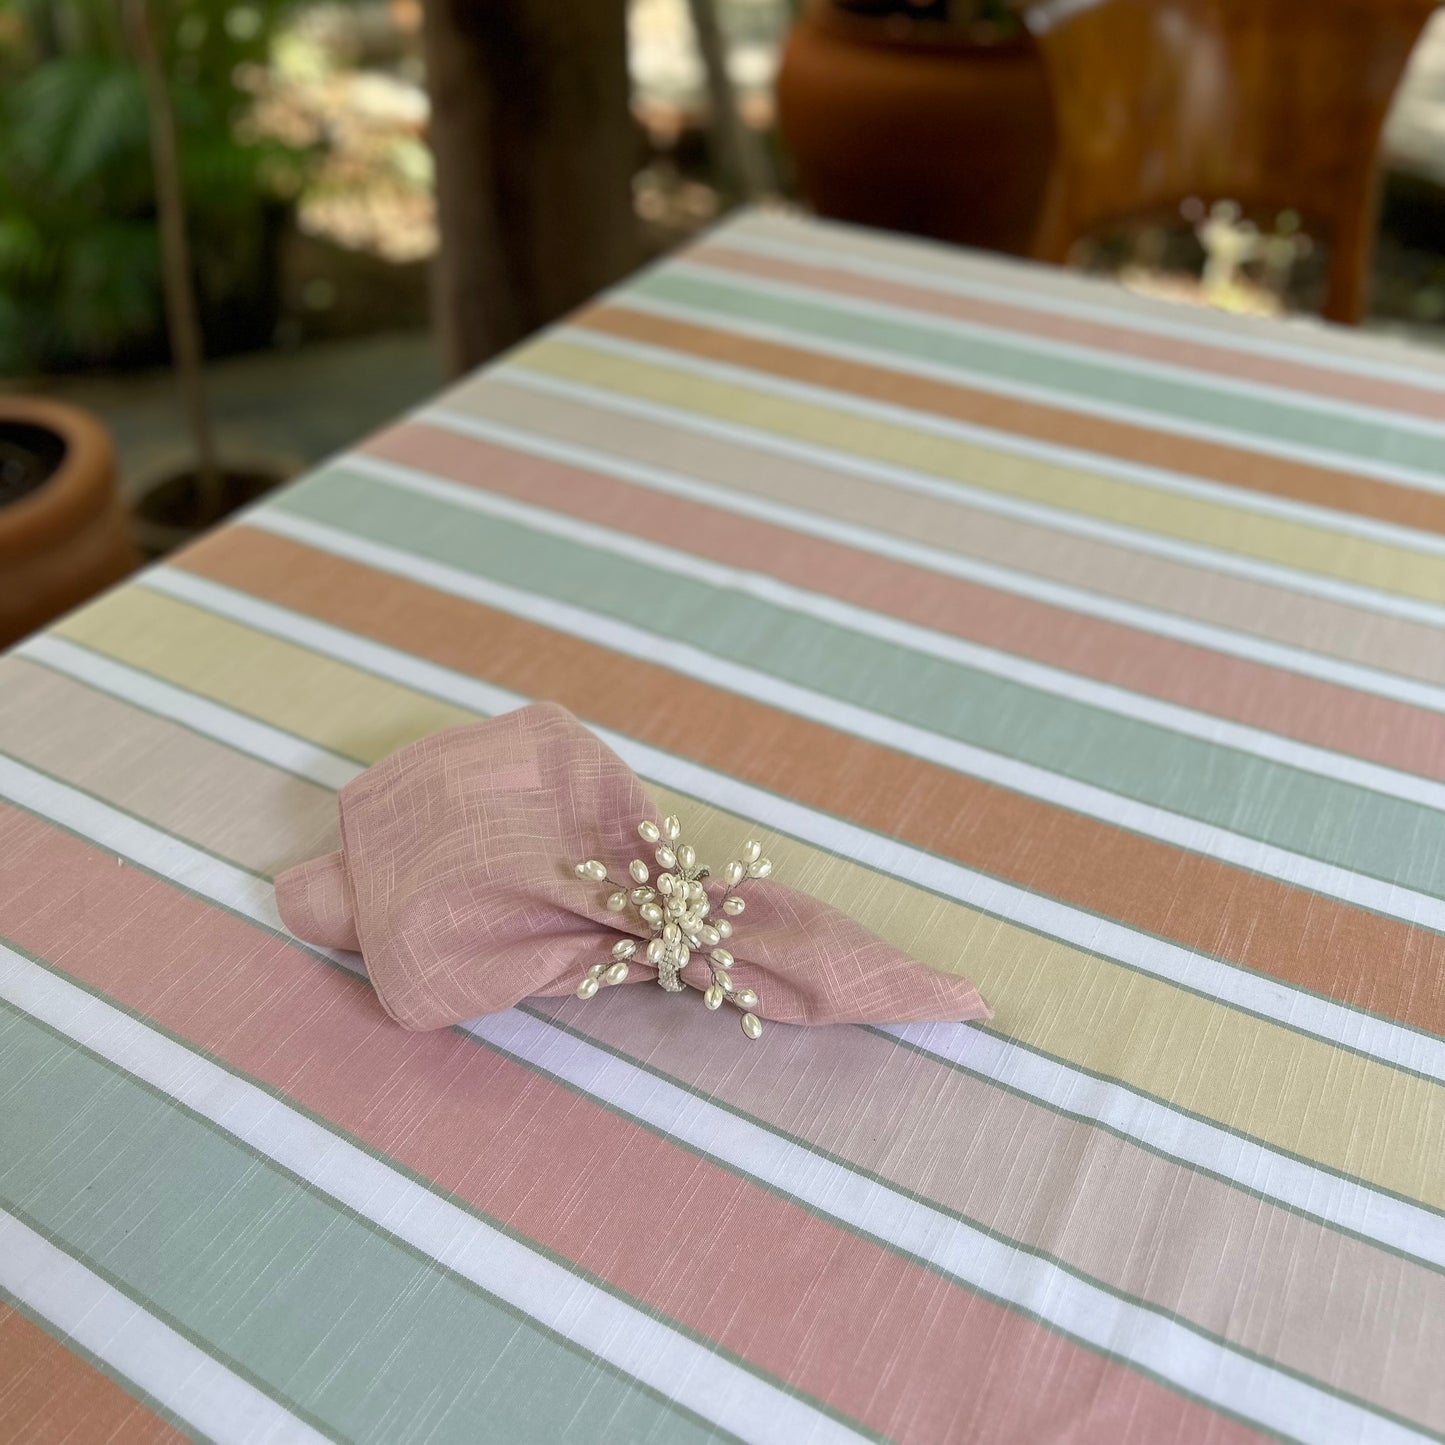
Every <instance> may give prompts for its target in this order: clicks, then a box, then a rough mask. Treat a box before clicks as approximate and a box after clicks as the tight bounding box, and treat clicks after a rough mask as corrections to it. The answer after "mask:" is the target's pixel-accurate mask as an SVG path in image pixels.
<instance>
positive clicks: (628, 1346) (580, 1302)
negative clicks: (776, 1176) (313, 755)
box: [0, 947, 860, 1445]
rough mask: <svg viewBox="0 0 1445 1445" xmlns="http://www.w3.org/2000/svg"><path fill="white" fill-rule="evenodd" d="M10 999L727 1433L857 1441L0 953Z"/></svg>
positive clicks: (245, 1087)
mask: <svg viewBox="0 0 1445 1445" xmlns="http://www.w3.org/2000/svg"><path fill="white" fill-rule="evenodd" d="M354 962H355V961H354V960H352V964H353V966H354ZM0 992H3V994H4V996H5V997H6V998H8V999H10V1001H11V1002H12V1003H14V1004H16V1005H17V1006H18V1007H20V1008H22V1009H24V1010H25V1011H26V1012H27V1013H29V1014H31V1015H32V1016H34V1017H35V1018H38V1019H41V1020H43V1021H44V1022H45V1023H47V1024H49V1025H50V1026H51V1027H52V1028H55V1029H59V1030H60V1031H61V1032H63V1033H65V1034H66V1035H67V1036H68V1037H70V1038H72V1039H74V1040H75V1041H76V1042H77V1043H80V1044H83V1045H84V1046H85V1047H86V1048H89V1049H92V1050H93V1051H94V1052H96V1053H98V1054H100V1055H101V1056H102V1057H103V1058H106V1059H109V1060H110V1061H111V1062H112V1063H113V1064H116V1065H117V1066H119V1067H120V1068H122V1069H124V1070H126V1072H128V1073H130V1074H132V1075H134V1076H135V1077H136V1078H138V1079H141V1080H144V1081H145V1082H146V1083H148V1084H150V1085H152V1086H153V1087H155V1088H157V1089H160V1090H162V1091H163V1092H164V1093H166V1094H168V1095H169V1096H170V1097H171V1098H173V1099H175V1100H177V1101H178V1102H179V1103H181V1104H184V1105H185V1106H186V1107H187V1108H189V1109H192V1110H194V1111H195V1112H196V1113H197V1114H200V1115H201V1116H202V1117H203V1118H206V1119H209V1120H210V1121H211V1122H212V1123H213V1124H215V1125H217V1126H218V1127H219V1128H221V1129H224V1130H225V1131H226V1133H228V1134H230V1135H232V1136H233V1137H235V1138H237V1139H239V1140H241V1141H242V1142H243V1143H245V1144H247V1145H249V1146H250V1147H251V1148H252V1149H255V1150H256V1151H257V1152H259V1153H261V1154H263V1155H265V1157H266V1158H268V1159H271V1160H274V1161H275V1162H276V1163H277V1164H279V1165H281V1166H282V1168H284V1169H288V1170H290V1171H291V1172H292V1173H293V1174H296V1175H298V1176H299V1177H300V1178H302V1179H304V1180H305V1181H306V1182H307V1183H308V1184H310V1185H312V1186H313V1187H315V1188H316V1189H319V1190H321V1191H322V1192H323V1193H325V1194H327V1195H328V1196H330V1197H331V1198H332V1199H334V1200H336V1201H337V1202H338V1203H339V1204H341V1205H343V1206H344V1207H346V1208H349V1209H353V1210H355V1211H356V1212H357V1213H358V1214H360V1215H361V1216H362V1217H363V1218H365V1219H369V1220H371V1221H372V1222H373V1223H375V1224H376V1225H377V1226H378V1227H379V1228H381V1229H383V1230H385V1231H386V1232H387V1233H388V1234H390V1235H392V1236H394V1237H395V1238H396V1239H399V1240H402V1241H403V1242H405V1243H406V1244H409V1245H411V1246H412V1247H413V1248H414V1249H418V1250H420V1251H422V1252H423V1253H424V1254H426V1255H427V1256H429V1257H430V1258H432V1259H434V1260H436V1261H437V1262H438V1263H439V1264H441V1265H442V1266H443V1267H445V1268H446V1269H449V1270H452V1271H453V1272H454V1273H456V1274H458V1275H460V1276H461V1277H462V1278H463V1279H466V1280H470V1281H471V1282H472V1283H473V1284H475V1285H477V1286H478V1287H479V1288H481V1289H484V1290H486V1291H487V1292H488V1293H489V1294H491V1295H493V1296H495V1297H496V1298H497V1299H500V1300H502V1301H504V1302H505V1303H507V1304H509V1305H511V1306H512V1307H513V1308H514V1309H518V1310H520V1311H522V1313H524V1314H525V1315H527V1316H528V1317H529V1318H531V1319H533V1320H536V1321H537V1322H538V1323H539V1324H541V1325H542V1326H543V1327H544V1328H547V1329H550V1330H554V1331H556V1332H557V1333H558V1334H560V1335H562V1336H564V1337H565V1338H567V1339H569V1340H571V1341H573V1343H575V1344H577V1345H580V1346H581V1347H582V1348H583V1349H585V1350H590V1351H592V1352H593V1353H594V1354H596V1355H598V1356H599V1357H600V1358H601V1359H604V1360H606V1361H608V1362H609V1363H610V1364H612V1365H614V1366H615V1367H616V1368H617V1369H619V1370H621V1371H622V1372H623V1373H625V1374H627V1375H630V1376H631V1377H632V1378H633V1379H636V1380H640V1381H642V1382H643V1383H644V1384H646V1385H650V1386H651V1387H652V1388H653V1389H654V1390H656V1391H657V1392H658V1393H659V1394H661V1395H664V1396H665V1397H666V1398H668V1399H670V1400H675V1401H676V1402H677V1403H678V1404H680V1405H682V1406H684V1407H685V1408H687V1409H690V1410H693V1411H695V1412H696V1413H697V1414H699V1415H701V1416H702V1417H703V1418H704V1419H706V1420H710V1421H712V1422H713V1423H714V1424H716V1425H718V1426H720V1427H721V1428H723V1429H725V1430H730V1431H733V1432H734V1433H736V1434H739V1435H742V1436H744V1437H745V1438H747V1439H749V1440H759V1441H762V1440H767V1441H774V1442H777V1445H790V1442H792V1441H799V1440H807V1441H812V1442H818V1445H822V1442H825V1441H840V1442H841V1441H852V1440H857V1439H859V1438H860V1437H859V1436H858V1435H857V1434H856V1433H855V1432H854V1431H852V1430H850V1429H848V1428H847V1427H846V1426H845V1425H842V1424H840V1423H839V1422H838V1421H836V1420H833V1419H832V1418H830V1417H829V1416H826V1415H824V1414H822V1413H821V1412H820V1411H818V1410H816V1409H814V1408H813V1407H812V1406H811V1405H809V1404H807V1403H806V1402H805V1401H803V1400H800V1399H798V1398H796V1397H794V1396H793V1395H791V1394H790V1393H788V1392H786V1391H784V1390H782V1389H779V1388H778V1387H777V1386H775V1385H772V1384H770V1383H769V1382H768V1381H766V1380H763V1379H760V1378H759V1377H758V1376H756V1375H754V1374H752V1373H750V1372H749V1371H748V1370H746V1369H744V1368H743V1367H742V1366H740V1365H735V1364H733V1363H732V1362H731V1361H729V1360H727V1359H724V1358H723V1357H722V1356H720V1355H719V1354H717V1353H716V1352H715V1351H714V1350H712V1349H710V1348H709V1347H708V1346H707V1345H705V1344H700V1343H698V1342H696V1341H694V1340H692V1339H690V1338H688V1337H687V1336H686V1335H683V1334H681V1333H679V1332H678V1331H677V1330H674V1329H673V1328H671V1327H670V1326H668V1325H666V1324H664V1323H663V1322H662V1321H661V1320H658V1319H655V1318H654V1317H653V1316H652V1315H651V1314H649V1313H648V1312H647V1311H646V1310H644V1309H642V1308H640V1307H637V1306H634V1305H631V1304H628V1303H626V1302H625V1301H624V1300H621V1299H619V1298H618V1297H617V1296H615V1295H613V1294H610V1293H609V1292H608V1291H606V1290H604V1289H601V1288H600V1287H599V1286H597V1285H594V1284H590V1283H589V1282H588V1281H587V1280H585V1279H583V1278H581V1277H580V1276H579V1275H577V1274H574V1273H573V1272H572V1271H571V1270H568V1269H566V1268H565V1267H564V1266H562V1265H560V1264H556V1263H554V1262H553V1261H552V1260H550V1259H548V1258H547V1257H546V1256H545V1255H543V1254H541V1253H539V1252H538V1251H536V1250H534V1249H531V1248H528V1247H527V1246H526V1245H524V1244H522V1243H520V1242H519V1241H518V1240H515V1239H513V1238H511V1237H510V1236H509V1235H507V1234H505V1233H503V1232H502V1231H501V1230H500V1229H495V1228H493V1227H492V1226H491V1225H489V1224H486V1223H484V1222H483V1221H482V1220H480V1219H478V1218H477V1217H476V1216H475V1215H474V1214H471V1213H469V1212H468V1211H467V1210H465V1209H462V1208H460V1207H459V1206H457V1205H455V1204H452V1203H450V1202H449V1201H447V1200H446V1199H443V1198H442V1197H441V1196H440V1195H438V1194H436V1193H434V1192H433V1191H432V1190H430V1189H427V1188H425V1187H424V1186H423V1185H421V1184H418V1183H417V1182H416V1181H414V1180H412V1179H410V1178H408V1177H407V1176H406V1175H405V1174H403V1173H401V1172H400V1171H398V1170H396V1169H393V1168H392V1167H391V1166H390V1165H389V1164H386V1163H384V1162H383V1161H382V1160H380V1159H377V1158H375V1157H374V1156H372V1155H371V1154H368V1153H367V1152H366V1151H365V1150H364V1149H360V1148H358V1147H357V1146H356V1145H354V1144H350V1143H348V1142H347V1141H346V1140H345V1139H343V1138H342V1137H341V1136H340V1135H339V1134H337V1133H334V1132H333V1131H332V1130H330V1129H328V1128H326V1127H324V1126H323V1125H321V1124H318V1123H317V1122H316V1121H315V1120H313V1119H310V1118H308V1117H307V1116H306V1115H305V1114H303V1113H301V1112H299V1111H298V1110H296V1109H292V1108H290V1107H289V1106H288V1105H286V1104H284V1103H282V1102H281V1101H280V1100H279V1099H277V1098H276V1097H274V1096H273V1095H271V1094H269V1093H267V1092H266V1091H265V1090H264V1089H261V1088H259V1087H257V1086H256V1085H255V1084H252V1083H250V1082H248V1081H247V1080H245V1079H243V1078H239V1077H238V1076H237V1075H235V1074H233V1073H231V1072H229V1071H228V1070H226V1069H223V1068H221V1067H219V1066H218V1065H216V1064H213V1063H211V1062H210V1061H209V1060H208V1059H205V1058H203V1057H201V1056H200V1055H199V1054H196V1053H192V1052H191V1051H190V1050H189V1049H187V1048H185V1047H184V1046H183V1045H181V1044H178V1043H176V1042H174V1041H173V1040H171V1039H169V1038H167V1037H166V1036H165V1035H164V1034H161V1033H159V1032H157V1031H156V1030H154V1029H151V1028H148V1027H146V1026H145V1025H144V1024H142V1023H140V1022H138V1021H137V1020H136V1019H133V1018H131V1017H130V1016H129V1015H127V1014H124V1013H122V1012H121V1011H120V1010H119V1009H116V1008H112V1007H111V1006H110V1005H109V1004H107V1003H105V1002H104V1001H102V1000H101V999H98V998H96V997H95V996H94V995H92V994H89V993H86V992H85V991H84V990H82V989H79V988H77V987H76V986H75V985H73V984H70V983H67V982H66V981H65V980H64V979H61V978H59V977H57V976H56V975H54V974H52V973H50V972H49V971H48V970H46V969H42V968H39V967H38V966H36V965H35V964H33V963H31V962H30V961H29V960H28V959H26V958H23V957H22V956H21V955H19V954H17V953H14V952H13V951H11V950H10V949H7V948H3V947H0ZM0 1258H3V1254H0Z"/></svg>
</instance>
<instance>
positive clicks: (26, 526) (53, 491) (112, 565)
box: [0, 396, 138, 646]
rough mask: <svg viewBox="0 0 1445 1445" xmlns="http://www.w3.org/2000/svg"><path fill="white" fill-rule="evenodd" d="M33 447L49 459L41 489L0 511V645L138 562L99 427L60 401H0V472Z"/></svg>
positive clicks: (111, 458) (103, 433)
mask: <svg viewBox="0 0 1445 1445" xmlns="http://www.w3.org/2000/svg"><path fill="white" fill-rule="evenodd" d="M46 438H48V439H49V440H48V441H47V440H46ZM32 444H35V445H38V446H39V448H40V449H41V450H42V451H43V450H45V449H47V448H49V449H51V450H53V452H54V454H55V460H54V465H53V467H52V468H51V470H50V473H49V475H48V476H47V477H46V479H45V480H44V481H43V482H41V483H40V485H39V486H37V487H35V488H34V490H31V491H27V492H26V493H24V495H21V496H19V497H17V498H16V499H15V500H13V501H9V502H7V503H5V504H4V505H0V646H6V645H8V644H9V643H11V642H15V641H17V640H18V639H19V638H21V637H24V636H25V634H26V633H28V632H32V631H34V629H35V628H37V627H41V626H43V625H44V624H45V623H47V622H49V621H50V620H51V619H52V618H54V617H58V616H59V615H60V614H61V613H62V612H65V611H67V610H68V609H69V608H71V607H75V606H77V605H79V604H80V603H81V602H84V601H85V599H86V598H87V597H91V596H93V595H94V594H95V593H97V592H99V591H100V590H101V589H102V588H103V587H108V586H110V584H111V583H112V582H117V581H119V580H120V579H121V578H122V577H124V576H125V575H126V574H127V573H128V572H129V571H131V569H132V568H134V567H135V565H136V562H137V560H138V559H137V556H136V551H135V546H134V543H133V542H132V541H131V535H130V525H129V518H128V517H127V515H126V512H125V509H124V507H123V506H122V504H121V500H120V495H119V493H118V492H117V490H116V484H115V451H114V448H113V446H112V444H111V440H110V436H109V434H108V433H107V432H106V430H105V428H104V427H103V426H102V425H101V424H100V422H99V421H97V420H96V419H95V418H94V417H92V416H90V415H89V414H88V413H86V412H83V411H79V410H77V409H76V408H74V407H70V406H64V405H62V404H60V403H58V402H52V401H42V400H39V399H37V398H33V397H18V396H0V466H4V465H7V464H8V465H10V466H12V467H18V466H19V465H20V463H19V462H18V461H17V458H18V457H19V456H20V454H21V452H22V451H26V452H28V451H31V450H33V449H34V446H32Z"/></svg>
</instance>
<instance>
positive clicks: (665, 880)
mask: <svg viewBox="0 0 1445 1445" xmlns="http://www.w3.org/2000/svg"><path fill="white" fill-rule="evenodd" d="M676 882H677V879H676V878H674V877H673V876H672V874H671V873H659V874H658V875H657V891H658V892H659V893H661V894H663V895H666V894H668V893H671V892H672V889H673V885H674V884H675V883H676Z"/></svg>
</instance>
